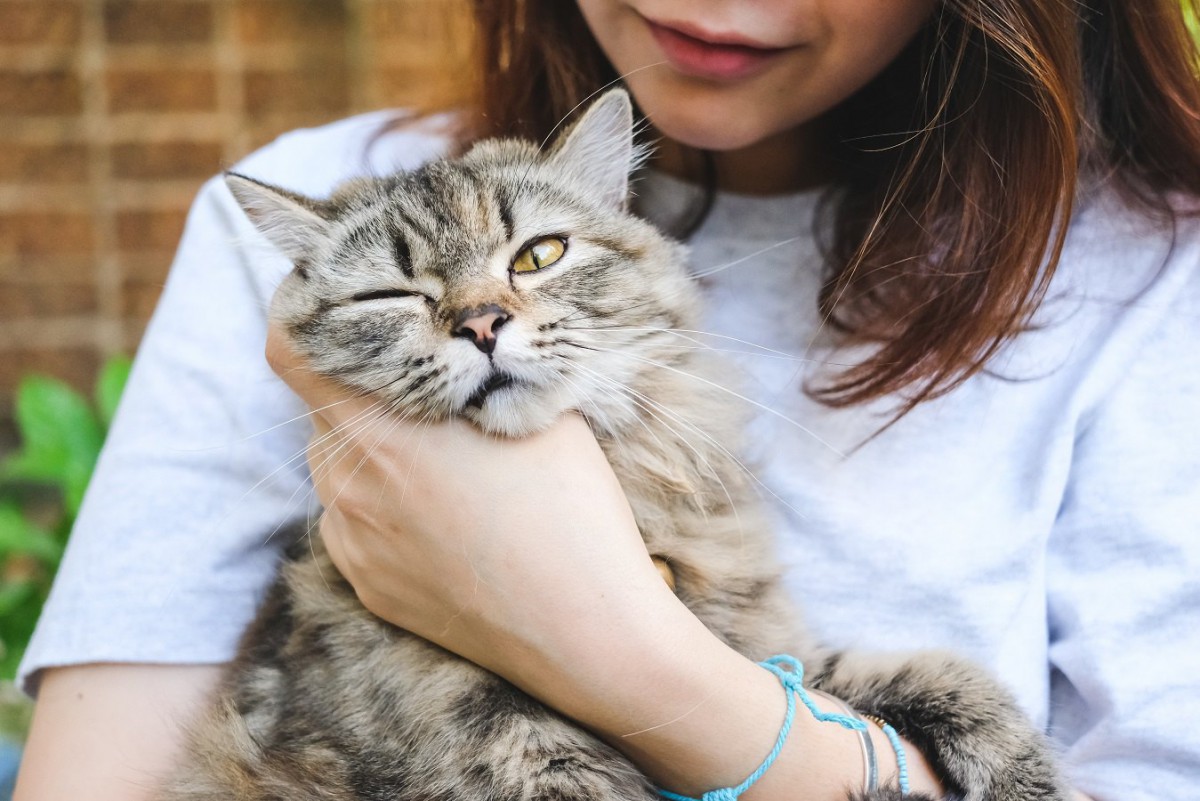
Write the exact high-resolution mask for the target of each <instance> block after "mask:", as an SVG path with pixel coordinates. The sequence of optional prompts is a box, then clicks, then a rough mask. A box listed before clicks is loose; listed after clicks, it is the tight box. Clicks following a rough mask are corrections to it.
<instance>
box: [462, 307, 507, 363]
mask: <svg viewBox="0 0 1200 801" xmlns="http://www.w3.org/2000/svg"><path fill="white" fill-rule="evenodd" d="M508 318H509V314H508V312H506V311H505V310H504V309H502V308H500V307H499V306H497V305H496V304H494V303H491V304H488V305H487V306H479V307H477V308H474V309H468V310H466V311H464V312H462V313H461V314H459V316H458V319H456V320H455V321H454V331H453V334H454V336H456V337H462V338H464V339H469V340H471V341H472V342H474V343H475V347H477V348H479V349H480V350H481V351H483V352H484V353H488V354H490V353H491V352H492V351H494V350H495V349H496V332H497V331H499V330H500V326H502V325H504V324H505V323H507V322H508Z"/></svg>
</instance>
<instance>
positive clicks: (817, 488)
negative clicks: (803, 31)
mask: <svg viewBox="0 0 1200 801" xmlns="http://www.w3.org/2000/svg"><path fill="white" fill-rule="evenodd" d="M387 118H388V117H387V115H386V114H383V113H377V114H371V115H364V116H361V117H356V118H353V119H350V120H346V121H343V122H340V123H336V124H333V125H329V126H325V127H323V128H319V129H314V130H308V131H298V132H295V133H292V134H289V135H287V136H284V137H282V138H281V139H279V140H278V141H277V142H275V143H274V144H272V145H270V146H268V147H266V148H264V149H263V150H261V151H259V152H258V153H256V154H254V155H253V156H251V157H249V158H248V159H247V160H245V161H244V162H243V163H242V164H241V165H239V166H238V168H237V170H238V171H239V172H243V173H245V174H247V175H250V176H252V177H254V178H258V179H260V180H264V181H268V182H271V183H275V184H279V185H282V186H285V187H287V188H290V189H293V190H296V191H299V192H304V193H307V194H310V195H314V196H319V195H323V194H327V193H328V192H329V191H330V190H331V189H332V188H333V187H334V186H335V185H336V184H338V183H339V182H341V181H342V180H344V179H346V178H349V177H352V176H355V175H361V174H364V173H376V174H379V173H386V172H389V171H391V170H394V169H396V168H400V167H414V166H416V165H418V164H420V163H422V162H423V161H425V160H427V159H429V158H431V157H433V156H435V155H436V154H437V153H438V152H440V151H441V149H442V148H443V147H444V144H445V143H444V140H443V139H442V138H441V137H440V136H439V135H438V134H437V132H436V131H434V130H431V129H430V130H423V129H411V128H410V129H407V130H403V131H398V132H397V131H393V132H391V133H387V134H385V135H383V136H382V137H379V138H375V135H376V134H377V133H378V132H379V129H380V127H381V126H382V125H383V124H384V123H385V122H386V120H387ZM639 191H640V192H642V193H643V194H644V195H646V200H647V203H648V205H652V206H656V207H659V208H664V207H666V206H667V205H669V204H670V203H678V202H680V200H681V193H682V191H683V189H682V185H680V184H678V183H676V182H673V181H671V180H670V179H665V178H661V177H660V178H657V179H655V180H653V181H650V182H649V183H648V184H644V185H642V186H640V187H639ZM816 202H817V195H816V194H814V193H798V194H793V195H786V196H780V197H772V198H753V197H747V196H736V195H730V194H721V195H720V196H719V197H718V198H717V200H716V203H715V205H714V207H713V209H712V213H711V215H710V217H709V219H708V220H707V221H706V222H705V224H704V226H703V227H702V228H701V230H700V231H699V232H698V233H697V234H696V235H695V236H694V237H693V239H692V242H691V244H692V247H693V252H694V267H693V269H694V271H695V272H696V273H710V274H709V275H708V276H707V277H706V278H705V279H704V280H705V282H706V284H707V286H708V298H709V311H708V316H707V320H706V323H705V326H704V327H705V330H706V331H707V332H709V334H706V335H699V334H698V335H697V338H698V339H701V340H702V341H704V342H705V343H707V344H709V345H711V346H713V347H715V348H719V349H722V350H728V351H731V352H730V353H729V355H728V358H729V359H730V361H731V363H734V364H736V365H739V366H740V367H741V371H740V372H741V373H742V375H741V377H740V378H739V379H738V380H737V381H735V382H731V384H732V385H736V386H737V387H738V390H739V391H741V392H743V393H744V394H745V395H746V396H747V397H748V398H749V401H748V402H752V403H754V404H757V405H756V407H755V408H757V409H759V410H760V413H759V414H758V416H757V419H756V421H755V423H754V430H753V441H754V442H755V444H756V452H755V454H754V459H755V460H756V462H757V464H758V468H757V471H756V472H757V475H758V476H759V478H760V479H761V481H762V482H763V484H764V486H765V487H766V488H767V490H764V499H765V501H766V502H768V503H769V504H771V505H772V506H773V507H774V509H775V513H776V519H777V522H778V532H779V540H780V547H781V551H782V554H783V558H784V560H785V562H786V565H787V577H788V582H789V586H790V588H791V589H792V590H793V591H794V593H795V595H796V596H797V598H798V599H799V601H800V603H801V605H802V607H803V608H804V610H805V612H806V616H807V618H808V621H809V623H810V625H811V626H812V627H813V628H814V629H815V630H816V632H817V633H818V634H819V635H820V637H822V638H823V639H824V640H825V641H826V642H828V643H831V644H834V645H838V646H852V647H861V648H869V649H887V650H895V649H915V648H928V647H939V648H950V649H953V650H955V651H958V652H960V653H962V654H963V655H965V656H967V657H970V658H972V659H974V660H976V661H978V662H979V663H980V664H982V665H985V666H987V667H988V668H989V669H990V670H991V671H992V672H993V673H994V674H995V675H996V676H997V677H998V678H999V679H1000V680H1001V681H1003V682H1004V683H1006V684H1007V685H1008V686H1009V687H1010V688H1011V689H1012V690H1013V691H1014V692H1015V693H1016V695H1017V697H1018V699H1019V700H1020V703H1021V704H1022V705H1023V707H1024V708H1025V710H1026V711H1027V712H1028V713H1029V714H1030V715H1031V716H1032V717H1033V718H1034V719H1035V720H1036V721H1037V722H1038V723H1039V724H1040V725H1044V726H1046V727H1047V728H1048V729H1049V730H1051V731H1052V733H1053V734H1054V736H1055V737H1056V738H1057V739H1058V740H1059V741H1060V742H1061V743H1062V745H1063V748H1064V750H1065V760H1066V762H1067V765H1068V769H1069V770H1070V772H1071V775H1072V781H1073V782H1074V784H1075V786H1076V787H1077V788H1078V789H1080V790H1081V791H1083V792H1085V793H1088V794H1090V795H1092V796H1093V797H1095V798H1096V799H1097V800H1098V801H1135V800H1137V799H1146V800H1147V801H1149V799H1154V801H1167V800H1168V799H1178V801H1183V800H1184V799H1193V798H1196V797H1200V725H1198V723H1197V721H1198V720H1200V530H1198V529H1200V421H1198V420H1197V417H1198V416H1200V222H1198V221H1197V220H1196V219H1184V220H1182V221H1180V222H1179V223H1178V225H1177V226H1176V227H1175V228H1174V230H1172V229H1171V227H1170V226H1167V225H1156V224H1152V223H1151V222H1148V221H1146V220H1145V219H1143V218H1142V217H1139V216H1137V215H1135V214H1134V213H1132V212H1130V211H1128V210H1126V209H1124V208H1123V207H1122V206H1121V204H1120V203H1119V202H1118V201H1117V200H1116V199H1115V197H1114V196H1112V194H1111V193H1097V194H1096V195H1095V196H1093V197H1091V198H1087V199H1085V200H1084V201H1083V202H1082V203H1081V205H1080V208H1079V209H1078V211H1077V213H1076V215H1075V218H1074V219H1073V221H1072V223H1071V226H1070V230H1069V239H1068V242H1067V246H1066V250H1065V252H1064V254H1063V258H1062V263H1061V266H1060V268H1059V270H1058V273H1057V275H1056V276H1055V278H1054V281H1053V284H1052V287H1051V290H1050V293H1049V297H1048V299H1047V301H1046V302H1045V304H1044V305H1043V307H1042V308H1041V310H1040V312H1039V314H1038V318H1037V320H1038V323H1039V325H1038V327H1037V329H1036V330H1034V331H1031V332H1029V333H1026V334H1023V335H1022V336H1020V337H1019V338H1018V339H1017V340H1016V342H1015V343H1014V344H1013V345H1012V346H1010V347H1008V348H1006V349H1005V350H1004V352H1003V353H1001V354H1000V355H999V356H998V357H997V358H996V359H995V360H994V361H993V362H992V363H991V365H990V369H989V371H988V372H987V373H986V374H981V375H978V376H976V377H974V378H972V379H970V380H969V381H967V382H966V383H965V384H964V385H962V386H961V387H959V388H958V389H956V390H955V391H954V392H952V393H950V394H948V395H946V396H945V397H943V398H941V399H938V400H935V401H931V402H928V403H926V404H923V405H921V406H920V407H918V408H917V409H916V410H914V411H913V412H911V413H910V414H909V415H907V416H906V417H904V418H903V419H902V420H900V421H899V422H898V423H896V424H895V425H894V426H892V427H890V428H888V429H887V430H885V431H884V432H883V433H881V434H879V435H878V436H877V437H875V438H873V439H871V438H870V437H871V435H872V434H874V433H876V431H877V430H878V429H879V427H880V426H881V425H882V424H883V423H884V422H886V420H887V419H888V415H889V412H890V409H889V408H888V407H887V405H886V404H882V403H881V404H875V405H873V406H868V407H856V408H851V409H842V410H835V409H830V408H826V407H823V406H821V405H819V404H817V403H815V402H813V401H811V400H810V399H809V398H808V397H806V396H805V394H804V393H803V392H802V391H801V386H802V384H803V382H804V381H805V380H807V379H811V378H813V377H814V376H818V375H819V374H820V373H819V371H820V370H822V369H825V368H823V367H822V363H823V362H845V361H847V360H848V359H850V358H852V357H853V354H848V353H845V352H843V351H837V350H835V349H834V347H833V344H832V343H831V342H830V341H829V338H828V336H827V334H826V332H825V330H824V329H823V328H822V327H821V326H820V325H819V315H818V312H817V308H816V300H815V298H816V294H817V291H818V288H819V285H820V277H821V261H820V258H819V257H818V255H817V252H816V247H815V244H814V238H813V235H812V224H813V219H814V209H815V206H816ZM289 268H290V265H289V264H288V263H287V262H286V261H285V260H284V258H283V257H282V256H281V255H280V254H278V253H277V252H275V251H274V250H273V249H272V248H271V246H269V245H268V244H267V243H266V242H265V240H264V239H263V238H262V237H261V236H260V235H259V234H258V233H257V232H256V231H255V230H254V229H253V228H252V226H251V225H250V224H249V222H248V221H247V220H246V218H245V216H244V215H243V214H242V212H241V210H240V209H239V208H238V206H237V205H236V203H235V202H234V201H233V199H232V197H230V195H229V194H228V192H227V190H226V189H225V187H224V185H223V183H222V182H221V181H219V180H214V181H211V182H209V183H208V184H207V185H206V186H205V187H204V188H203V190H202V191H201V193H200V196H199V198H198V199H197V201H196V204H195V206H194V208H193V209H192V212H191V215H190V217H189V219H188V224H187V229H186V231H185V233H184V236H183V241H182V243H181V245H180V249H179V253H178V255H177V257H176V260H175V264H174V267H173V268H172V271H171V275H170V278H169V280H168V282H167V286H166V290H165V292H164V294H163V297H162V301H161V303H160V305H159V307H158V310H157V312H156V313H155V315H154V318H153V321H152V322H151V324H150V327H149V330H148V332H147V335H146V338H145V340H144V341H143V343H142V346H141V350H140V351H139V353H138V359H137V363H136V366H135V368H134V372H133V375H132V378H131V381H130V384H129V387H128V389H127V392H126V396H125V398H124V399H123V401H122V404H121V408H120V412H119V414H118V416H117V420H116V422H115V424H114V427H113V430H112V433H111V434H110V437H109V442H108V444H107V446H106V448H105V450H104V454H103V456H102V458H101V462H100V465H99V468H98V470H97V472H96V475H95V479H94V481H93V483H92V486H91V488H90V490H89V492H88V495H87V499H86V502H85V504H84V508H83V510H82V513H81V515H80V518H79V523H78V525H77V526H76V530H75V533H74V535H73V538H72V540H71V544H70V546H69V548H68V549H67V554H66V557H65V559H64V561H63V564H62V568H61V570H60V573H59V576H58V580H57V581H56V583H55V586H54V590H53V593H52V595H51V598H50V601H49V603H48V605H47V607H46V611H45V613H44V614H43V616H42V619H41V621H40V623H39V625H38V629H37V633H36V635H35V637H34V640H33V642H32V644H31V645H30V648H29V651H28V652H27V654H26V656H25V660H24V663H23V665H22V666H21V677H22V681H23V683H24V686H25V687H26V688H27V689H28V690H30V691H33V690H34V689H35V687H36V678H37V671H38V670H39V669H41V668H44V667H47V666H53V665H67V664H78V663H85V662H99V661H112V662H165V663H209V662H221V661H225V660H228V659H229V658H230V657H231V656H232V655H233V653H234V649H235V645H236V642H237V639H238V636H239V635H240V633H241V631H242V629H243V627H244V626H245V625H246V624H247V623H248V621H249V620H250V619H251V617H252V616H253V614H254V610H255V607H256V604H257V602H258V600H259V598H260V596H261V594H262V592H263V591H264V589H265V588H266V586H267V585H268V583H269V582H270V580H271V578H272V576H273V574H274V569H275V563H276V560H277V558H278V546H279V545H281V544H282V543H280V542H279V540H280V538H279V537H274V536H272V535H273V532H275V531H276V530H277V529H278V528H279V527H280V524H281V522H282V521H283V520H285V519H287V518H289V517H290V518H295V517H297V516H303V515H305V514H307V513H308V512H309V509H310V505H311V493H310V485H309V483H308V475H307V468H306V465H305V463H304V449H305V444H306V441H307V438H308V435H309V431H310V428H309V425H308V423H307V421H306V419H305V417H304V412H305V411H306V410H305V409H304V407H303V406H302V405H301V403H300V402H299V401H298V400H297V399H296V398H295V397H293V396H292V394H291V393H290V392H289V391H288V389H287V388H286V387H285V386H284V385H283V384H282V383H281V382H280V381H279V380H278V379H277V378H276V377H275V376H274V375H273V374H272V373H271V371H270V369H269V368H268V367H267V365H266V363H265V362H264V360H263V356H262V353H263V342H264V338H265V327H266V321H265V309H266V307H267V304H268V301H269V299H270V297H271V293H272V291H273V288H274V287H275V285H276V284H277V283H278V281H279V280H280V279H281V278H282V277H283V276H284V274H285V273H286V272H287V271H288V269H289ZM731 372H732V371H731ZM768 410H769V411H768Z"/></svg>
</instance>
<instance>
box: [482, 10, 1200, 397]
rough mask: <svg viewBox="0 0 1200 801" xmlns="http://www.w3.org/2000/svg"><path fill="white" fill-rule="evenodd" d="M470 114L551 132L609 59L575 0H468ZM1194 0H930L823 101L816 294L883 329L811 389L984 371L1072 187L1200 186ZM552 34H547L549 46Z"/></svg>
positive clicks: (945, 387) (1036, 288)
mask: <svg viewBox="0 0 1200 801" xmlns="http://www.w3.org/2000/svg"><path fill="white" fill-rule="evenodd" d="M472 8H473V10H474V17H475V24H476V30H477V32H478V37H479V41H478V47H477V50H476V58H477V62H476V64H477V70H478V71H477V74H476V78H477V80H476V81H475V88H476V92H475V93H474V99H473V101H472V103H471V105H472V106H473V108H474V111H475V113H474V114H473V115H468V116H467V117H466V118H465V119H466V121H467V122H468V126H467V127H465V128H464V129H463V131H462V134H461V138H462V140H463V141H464V142H465V141H469V140H470V139H473V138H478V137H482V136H512V135H518V136H525V137H528V138H532V139H535V140H538V141H541V140H543V139H545V138H546V137H547V136H548V135H549V134H550V132H551V131H552V130H553V129H554V127H555V126H556V125H557V124H558V123H559V122H560V121H561V120H562V119H563V118H564V117H565V116H567V115H568V114H569V113H570V112H571V111H572V109H574V108H575V106H576V105H577V104H578V103H579V102H580V101H581V100H583V99H584V98H586V97H587V96H588V95H590V94H591V93H593V92H595V91H596V90H597V89H599V88H600V87H602V86H604V85H605V84H608V83H609V82H612V81H615V80H616V79H617V77H618V76H617V75H616V74H615V72H614V71H613V68H612V67H611V65H610V64H609V63H608V61H607V59H606V58H605V57H604V55H603V53H602V52H601V51H600V49H599V47H598V46H597V45H596V43H595V41H594V39H593V38H592V36H591V33H590V32H589V31H588V29H587V26H586V25H585V24H584V21H583V19H582V17H581V15H580V13H579V11H578V9H577V8H576V6H575V4H574V3H573V2H563V0H474V2H473V3H472ZM1185 8H1186V11H1187V12H1189V13H1191V14H1192V15H1193V16H1192V18H1193V19H1195V13H1196V11H1197V0H1182V2H1181V0H1136V2H1131V1H1130V0H943V2H941V3H940V4H939V7H938V10H937V11H936V12H935V14H934V17H933V19H931V20H930V22H929V23H928V24H927V26H926V27H925V29H924V30H923V31H922V32H921V34H919V35H918V36H917V37H916V39H915V40H914V41H913V42H912V43H911V44H910V45H909V46H908V47H907V49H906V50H905V51H904V52H903V53H902V54H901V55H900V56H899V57H898V58H897V59H896V61H895V62H894V63H893V64H891V65H890V66H889V67H888V68H887V69H885V70H884V72H883V73H882V74H881V75H879V76H878V77H877V78H876V79H875V80H874V81H873V82H872V83H871V84H870V85H868V86H867V87H865V88H864V89H862V90H860V91H859V92H858V93H856V94H855V95H854V96H853V97H851V98H849V99H848V100H847V101H845V102H844V103H843V104H842V105H841V106H840V107H839V108H837V109H835V110H834V111H832V112H831V115H832V116H831V122H833V123H834V124H833V125H832V126H831V127H832V129H833V130H835V131H836V137H837V141H836V142H835V143H834V153H835V155H836V156H837V158H838V162H839V164H840V165H841V167H842V170H841V174H842V175H843V179H842V180H841V181H839V183H838V186H837V187H836V189H835V190H834V191H833V192H832V193H831V195H830V198H831V201H832V202H831V204H830V205H829V207H828V210H829V212H830V213H831V215H832V218H833V219H832V224H831V225H830V226H829V230H830V231H831V239H830V242H829V243H828V248H827V256H828V263H827V270H828V273H827V278H826V281H825V284H824V288H823V290H822V292H821V295H820V298H819V299H818V302H819V304H820V310H821V313H822V315H823V316H824V318H825V319H826V320H827V321H828V322H829V324H831V325H834V326H836V327H837V328H839V329H840V330H841V331H842V332H844V334H845V335H846V336H847V338H848V339H849V340H850V341H857V342H870V343H874V344H875V345H876V347H875V348H874V350H873V351H872V355H871V356H870V357H869V358H867V359H866V360H865V361H863V362H862V363H860V364H858V365H856V366H854V367H851V368H848V369H847V370H845V371H844V372H842V373H840V374H839V375H837V376H836V377H835V378H833V379H832V380H831V381H830V382H829V383H828V384H826V385H824V386H821V387H817V388H814V389H812V390H811V391H812V392H813V394H814V395H815V396H816V397H818V398H820V399H821V400H823V401H825V402H826V403H830V404H833V405H848V404H854V403H862V402H866V401H869V400H872V399H876V398H881V397H884V396H887V395H893V394H900V395H901V396H902V397H903V398H904V404H903V409H904V410H907V409H909V408H912V407H913V406H915V405H916V404H917V403H920V402H922V401H924V400H928V399H930V398H934V397H937V396H939V395H941V394H944V393H945V392H948V391H949V390H951V389H953V388H954V387H956V386H958V385H959V384H960V383H961V382H962V381H964V380H965V379H967V378H968V377H970V376H972V375H974V374H975V373H977V372H978V371H979V370H980V369H982V368H983V366H984V365H985V364H986V362H987V360H988V359H989V358H990V357H991V356H992V355H993V354H994V353H995V352H996V351H997V350H999V349H1000V348H1001V347H1003V346H1004V344H1005V343H1006V342H1008V341H1009V340H1010V339H1012V338H1013V337H1014V336H1016V335H1017V334H1018V333H1019V332H1020V331H1022V330H1023V329H1024V328H1025V327H1026V326H1027V325H1028V324H1029V322H1030V318H1031V316H1032V314H1033V312H1034V311H1035V310H1036V308H1037V306H1038V305H1039V303H1040V302H1041V300H1042V298H1043V297H1044V294H1045V291H1046V288H1047V284H1048V282H1049V280H1050V278H1051V276H1052V275H1053V273H1054V269H1055V266H1056V265H1057V262H1058V259H1059V255H1060V253H1061V251H1062V247H1063V242H1064V239H1065V236H1066V228H1067V226H1066V222H1067V221H1068V220H1069V219H1070V216H1071V213H1072V209H1073V205H1074V202H1075V198H1076V194H1077V191H1078V189H1079V187H1080V186H1081V185H1086V184H1099V183H1104V184H1107V185H1110V186H1112V187H1114V188H1115V189H1116V190H1117V191H1119V192H1120V193H1121V194H1122V195H1123V196H1124V197H1125V198H1126V199H1127V200H1128V202H1129V203H1130V204H1131V206H1132V207H1133V208H1136V209H1138V210H1140V211H1143V212H1148V213H1150V214H1154V215H1160V216H1163V217H1166V218H1169V217H1170V216H1171V215H1172V214H1173V211H1172V208H1171V206H1170V205H1169V204H1168V199H1167V196H1168V194H1169V193H1171V192H1172V191H1181V192H1184V193H1188V194H1191V195H1200V81H1198V78H1197V65H1198V64H1200V59H1198V56H1197V49H1196V43H1195V40H1194V39H1193V38H1192V36H1191V35H1190V34H1189V31H1188V28H1187V25H1186V21H1185ZM547 43H554V45H553V46H551V45H548V44H547Z"/></svg>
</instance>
